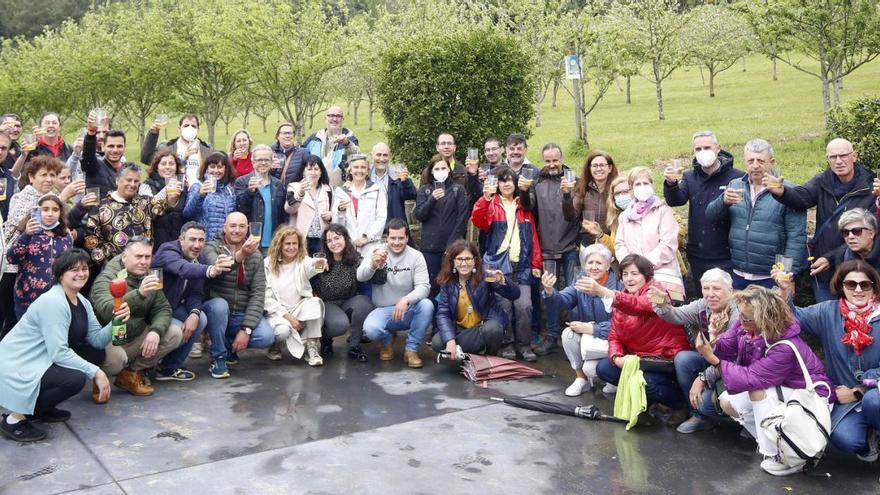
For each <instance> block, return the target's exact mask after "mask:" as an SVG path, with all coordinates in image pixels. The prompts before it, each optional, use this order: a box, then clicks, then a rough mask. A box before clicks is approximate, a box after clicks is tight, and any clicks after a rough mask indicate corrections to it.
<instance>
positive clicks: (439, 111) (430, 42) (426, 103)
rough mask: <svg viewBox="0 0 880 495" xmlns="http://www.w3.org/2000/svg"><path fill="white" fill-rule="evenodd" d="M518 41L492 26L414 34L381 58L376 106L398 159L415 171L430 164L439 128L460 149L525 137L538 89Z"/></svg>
mask: <svg viewBox="0 0 880 495" xmlns="http://www.w3.org/2000/svg"><path fill="white" fill-rule="evenodd" d="M528 60H529V59H528V56H527V55H526V53H525V49H524V48H523V47H522V46H521V44H520V42H519V41H518V40H517V39H516V38H514V37H512V36H510V35H506V34H504V33H499V32H498V31H495V30H492V29H490V28H479V29H471V30H462V31H458V32H455V33H452V34H448V35H440V34H435V33H427V34H416V35H413V36H409V37H406V38H401V39H399V40H397V41H396V42H394V43H392V44H391V45H390V46H389V47H388V49H387V50H386V51H385V53H384V55H383V57H382V70H381V77H380V80H379V86H378V95H379V102H380V104H381V106H382V110H383V112H384V115H385V120H386V122H387V123H388V125H389V129H387V131H386V133H387V135H388V139H389V141H390V145H391V147H392V149H394V150H395V154H396V155H397V156H399V157H400V158H401V159H402V160H403V161H404V162H405V163H407V165H408V166H409V168H410V170H412V171H418V170H421V169H422V168H423V167H424V165H425V163H427V161H428V160H429V159H430V157H431V154H432V151H431V150H433V149H434V145H435V143H436V139H437V133H438V131H440V130H442V131H445V132H450V133H451V134H452V135H453V136H455V139H456V142H457V144H458V147H459V149H463V148H465V147H468V146H479V144H480V143H481V142H482V139H483V138H485V136H491V135H497V136H506V135H507V134H510V133H512V132H527V130H528V122H529V120H530V119H531V117H532V115H533V111H534V107H533V105H532V99H533V97H534V91H535V84H534V82H533V79H532V77H530V75H531V74H530V72H529V68H528V66H527V64H528Z"/></svg>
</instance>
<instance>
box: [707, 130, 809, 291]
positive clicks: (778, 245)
mask: <svg viewBox="0 0 880 495" xmlns="http://www.w3.org/2000/svg"><path fill="white" fill-rule="evenodd" d="M743 158H744V160H745V162H746V167H747V170H748V175H747V176H746V177H743V178H741V179H734V180H732V181H730V183H728V184H727V188H726V189H725V191H724V194H723V195H722V196H720V197H718V198H716V199H715V200H714V201H712V202H711V203H709V207H708V208H707V209H706V219H707V220H708V221H710V222H721V221H724V220H725V219H726V220H728V221H729V222H730V231H729V235H728V239H729V241H730V252H731V256H732V258H733V274H732V275H733V288H734V289H737V290H739V289H744V288H745V287H746V286H747V285H749V284H758V285H762V286H764V287H768V288H772V287H773V286H774V282H773V279H771V278H770V270H771V269H772V268H773V265H774V264H775V263H776V255H777V254H781V255H784V256H788V257H790V258H791V259H792V262H793V263H792V270H790V271H792V272H794V273H797V272H798V270H800V269H801V268H802V267H803V260H804V258H805V256H804V246H805V243H806V229H807V215H806V213H805V212H803V211H798V210H796V209H794V208H789V207H787V206H784V205H782V204H781V203H779V202H778V201H774V200H773V196H771V195H770V193H769V187H768V186H767V185H768V184H769V185H772V186H773V187H777V183H778V182H782V181H783V179H782V177H774V176H773V168H774V165H775V164H776V162H775V160H774V159H773V147H772V146H770V143H768V142H767V141H765V140H763V139H752V140H751V141H749V142H748V143H746V145H745V149H744V153H743ZM785 187H789V186H788V185H786V186H785Z"/></svg>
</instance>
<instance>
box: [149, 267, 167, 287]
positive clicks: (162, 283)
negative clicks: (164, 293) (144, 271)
mask: <svg viewBox="0 0 880 495" xmlns="http://www.w3.org/2000/svg"><path fill="white" fill-rule="evenodd" d="M150 275H153V276H154V277H156V278H157V279H159V286H158V287H156V288H157V289H160V290H161V289H163V288H165V277H164V272H163V270H162V269H161V268H151V269H150Z"/></svg>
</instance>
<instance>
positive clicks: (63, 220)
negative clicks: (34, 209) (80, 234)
mask: <svg viewBox="0 0 880 495" xmlns="http://www.w3.org/2000/svg"><path fill="white" fill-rule="evenodd" d="M46 201H51V202H53V203H55V204H56V205H58V208H59V210H58V225H57V226H56V227H55V228H54V229H52V233H53V234H55V235H56V236H65V235H67V233H68V229H67V213H66V212H65V211H64V210H65V207H64V201H61V198H59V197H58V196H56V195H54V194H51V193H50V194H46V195H44V196H42V197H40V199H38V200H37V206H43V203H45V202H46Z"/></svg>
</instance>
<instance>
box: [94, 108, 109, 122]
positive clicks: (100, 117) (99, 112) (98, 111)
mask: <svg viewBox="0 0 880 495" xmlns="http://www.w3.org/2000/svg"><path fill="white" fill-rule="evenodd" d="M94 112H95V125H97V126H98V127H103V126H104V121H106V120H107V110H105V109H103V108H101V107H97V108H95V109H94Z"/></svg>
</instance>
